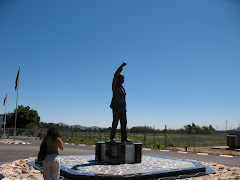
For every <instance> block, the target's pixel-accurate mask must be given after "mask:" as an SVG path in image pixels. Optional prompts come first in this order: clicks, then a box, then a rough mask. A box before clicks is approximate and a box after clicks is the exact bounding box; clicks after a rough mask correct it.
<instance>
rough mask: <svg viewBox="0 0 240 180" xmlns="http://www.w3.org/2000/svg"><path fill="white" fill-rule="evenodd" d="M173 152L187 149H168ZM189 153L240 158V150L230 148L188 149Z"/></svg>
mask: <svg viewBox="0 0 240 180" xmlns="http://www.w3.org/2000/svg"><path fill="white" fill-rule="evenodd" d="M167 149H168V150H173V151H185V150H186V149H185V147H177V148H174V147H173V148H167ZM187 151H188V152H195V153H208V154H219V155H232V156H240V149H235V150H230V149H229V148H228V146H214V147H195V148H194V147H187Z"/></svg>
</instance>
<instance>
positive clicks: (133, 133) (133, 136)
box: [133, 126, 135, 141]
mask: <svg viewBox="0 0 240 180" xmlns="http://www.w3.org/2000/svg"><path fill="white" fill-rule="evenodd" d="M133 137H134V138H133V139H134V141H135V126H134V127H133Z"/></svg>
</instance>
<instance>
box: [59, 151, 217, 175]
mask: <svg viewBox="0 0 240 180" xmlns="http://www.w3.org/2000/svg"><path fill="white" fill-rule="evenodd" d="M94 159H95V156H94V155H76V156H61V160H62V161H61V165H62V167H61V170H64V171H67V172H68V173H71V174H74V175H95V174H99V175H101V174H104V175H113V176H114V175H117V176H119V175H120V176H126V175H134V174H138V175H139V174H142V175H148V174H159V173H167V172H172V171H180V170H189V169H196V168H200V167H201V165H200V163H199V164H196V163H195V162H191V161H185V160H178V159H169V158H161V157H154V156H142V162H141V163H136V164H120V165H108V164H104V163H98V162H96V161H95V160H94ZM202 167H205V166H203V165H202ZM208 173H215V172H214V171H213V170H212V171H210V169H209V171H208Z"/></svg>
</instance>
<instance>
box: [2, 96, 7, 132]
mask: <svg viewBox="0 0 240 180" xmlns="http://www.w3.org/2000/svg"><path fill="white" fill-rule="evenodd" d="M6 97H7V95H6ZM6 123H7V98H6V104H5V120H4V124H3V128H4V129H3V136H5V126H6Z"/></svg>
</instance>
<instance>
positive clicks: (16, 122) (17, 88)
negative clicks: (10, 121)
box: [14, 64, 20, 141]
mask: <svg viewBox="0 0 240 180" xmlns="http://www.w3.org/2000/svg"><path fill="white" fill-rule="evenodd" d="M19 74H20V64H19V69H18V79H17V100H16V112H15V127H14V141H15V137H16V128H17V106H18V86H19Z"/></svg>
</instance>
